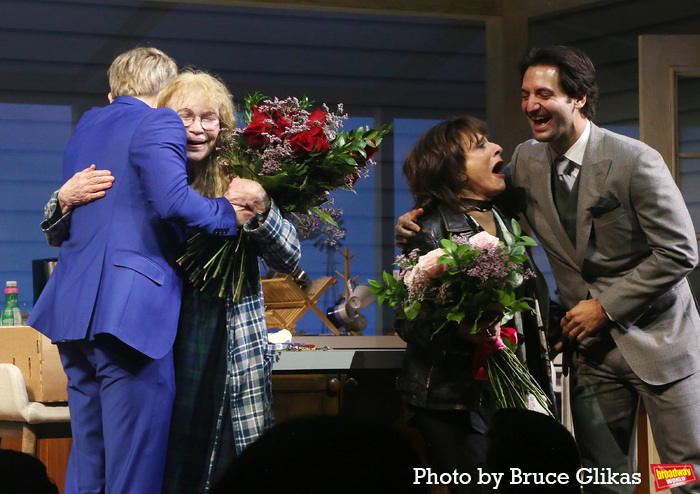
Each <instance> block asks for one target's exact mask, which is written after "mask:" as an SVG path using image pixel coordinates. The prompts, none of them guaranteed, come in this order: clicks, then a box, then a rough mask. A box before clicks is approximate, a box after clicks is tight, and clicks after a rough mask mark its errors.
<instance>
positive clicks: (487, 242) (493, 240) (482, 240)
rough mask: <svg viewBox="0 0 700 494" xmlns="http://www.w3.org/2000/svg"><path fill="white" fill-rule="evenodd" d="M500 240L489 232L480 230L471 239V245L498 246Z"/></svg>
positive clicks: (481, 247) (482, 247) (476, 247)
mask: <svg viewBox="0 0 700 494" xmlns="http://www.w3.org/2000/svg"><path fill="white" fill-rule="evenodd" d="M499 242H500V240H498V237H494V236H493V235H491V234H490V233H488V232H479V233H477V234H476V235H474V236H473V237H471V238H470V239H469V245H471V246H472V247H474V248H475V249H488V248H493V247H498V244H499Z"/></svg>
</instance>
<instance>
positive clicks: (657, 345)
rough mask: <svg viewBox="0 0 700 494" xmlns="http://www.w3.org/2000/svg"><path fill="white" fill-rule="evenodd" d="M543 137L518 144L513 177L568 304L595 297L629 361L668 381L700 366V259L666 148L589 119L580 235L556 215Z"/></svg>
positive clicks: (640, 371)
mask: <svg viewBox="0 0 700 494" xmlns="http://www.w3.org/2000/svg"><path fill="white" fill-rule="evenodd" d="M547 146H548V144H546V143H538V142H537V141H535V140H530V141H527V142H524V143H522V144H521V145H519V146H518V148H517V149H516V150H515V153H514V154H513V159H512V161H511V164H510V165H509V171H508V172H507V173H508V176H509V185H510V186H511V187H515V188H516V189H522V194H524V198H525V200H524V206H523V214H524V216H525V220H526V221H527V224H528V225H529V228H530V229H531V232H532V233H533V234H534V235H535V236H536V237H537V238H538V239H539V241H540V243H541V245H542V246H543V247H544V249H545V251H546V253H547V257H548V258H549V262H550V265H551V268H552V272H553V274H554V279H555V281H556V283H557V290H558V293H559V297H560V302H561V303H562V304H563V305H564V307H565V308H567V309H570V308H572V307H574V306H575V305H576V304H577V303H578V302H579V301H581V300H584V299H587V298H597V299H598V300H599V301H600V303H601V305H602V306H603V308H604V309H605V310H606V311H607V313H608V314H609V315H610V316H611V317H612V319H613V320H614V321H615V324H611V325H610V326H609V327H608V328H606V329H604V331H605V330H609V331H610V332H611V334H612V336H613V338H614V340H615V343H616V344H617V346H618V348H619V349H620V351H621V352H622V354H623V356H624V357H625V359H626V360H627V362H628V363H629V365H630V367H631V368H632V370H633V371H634V372H635V373H636V374H637V375H638V376H639V377H640V378H641V379H642V380H644V381H645V382H647V383H649V384H666V383H669V382H672V381H675V380H678V379H681V378H683V377H685V376H688V375H690V374H692V373H694V372H696V371H697V370H698V369H700V316H699V315H698V310H697V306H696V304H695V300H694V298H693V295H692V293H691V291H690V286H689V284H688V281H687V280H686V276H687V274H688V273H689V272H690V271H691V270H692V269H693V268H694V267H695V265H696V264H697V261H698V254H697V242H696V240H695V229H694V227H693V224H692V221H691V219H690V214H689V213H688V209H687V207H686V205H685V202H684V200H683V197H682V196H681V193H680V191H679V190H678V187H677V186H676V184H675V182H674V181H673V178H672V177H671V174H670V173H669V170H668V168H667V166H666V164H665V163H664V161H663V158H662V157H661V155H659V153H658V152H656V151H655V150H654V149H652V148H650V147H649V146H647V145H645V144H643V143H642V142H640V141H637V140H635V139H630V138H628V137H625V136H621V135H619V134H615V133H613V132H610V131H607V130H605V129H601V128H599V127H597V126H595V125H591V135H590V139H589V141H588V145H587V147H586V151H585V154H584V159H583V163H581V172H580V174H579V177H578V180H579V195H578V206H577V222H576V245H573V244H572V243H571V240H569V237H568V236H567V234H566V232H565V231H564V227H563V226H562V224H561V221H560V220H559V215H558V213H557V210H556V207H555V205H554V199H553V197H552V187H551V165H550V161H549V158H548V156H547Z"/></svg>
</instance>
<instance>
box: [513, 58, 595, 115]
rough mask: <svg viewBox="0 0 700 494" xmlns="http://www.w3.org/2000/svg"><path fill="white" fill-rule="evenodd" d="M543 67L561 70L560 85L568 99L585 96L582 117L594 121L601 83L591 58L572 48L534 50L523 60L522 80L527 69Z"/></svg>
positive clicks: (521, 68) (520, 66)
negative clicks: (549, 66) (597, 79)
mask: <svg viewBox="0 0 700 494" xmlns="http://www.w3.org/2000/svg"><path fill="white" fill-rule="evenodd" d="M540 65H552V66H554V67H557V68H558V69H559V85H560V86H561V88H562V89H563V90H564V93H566V95H567V96H569V97H570V98H580V97H581V96H584V95H585V96H586V104H585V105H584V106H583V108H581V114H583V116H584V117H586V118H587V119H588V120H593V117H595V111H596V105H597V103H598V84H596V81H595V66H594V65H593V62H592V61H591V59H590V58H589V57H588V55H586V54H585V53H583V52H582V51H581V50H579V49H577V48H573V47H570V46H544V47H541V48H532V49H530V50H528V52H527V53H526V54H525V56H524V57H523V59H522V60H521V61H520V65H519V68H520V77H521V78H522V77H523V76H524V75H525V72H526V71H527V69H528V68H530V67H535V66H540Z"/></svg>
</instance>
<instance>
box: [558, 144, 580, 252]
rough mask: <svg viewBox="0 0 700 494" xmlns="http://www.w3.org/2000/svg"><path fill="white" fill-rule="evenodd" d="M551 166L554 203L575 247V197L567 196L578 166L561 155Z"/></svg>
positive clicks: (571, 187)
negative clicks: (553, 173) (552, 167)
mask: <svg viewBox="0 0 700 494" xmlns="http://www.w3.org/2000/svg"><path fill="white" fill-rule="evenodd" d="M553 166H554V172H555V174H556V176H555V177H554V184H553V188H554V202H555V204H556V207H557V211H559V218H560V219H561V222H562V224H563V225H564V229H565V230H566V233H567V235H568V236H569V238H570V239H571V243H573V244H574V245H576V197H573V198H570V197H569V196H570V195H571V191H572V189H573V188H574V185H575V183H576V177H577V175H578V170H579V165H577V164H576V163H574V162H572V161H571V160H569V159H568V158H566V157H565V156H564V155H561V156H558V157H557V158H556V159H555V160H554V164H553ZM576 196H578V194H576Z"/></svg>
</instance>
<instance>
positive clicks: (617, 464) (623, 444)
mask: <svg viewBox="0 0 700 494" xmlns="http://www.w3.org/2000/svg"><path fill="white" fill-rule="evenodd" d="M520 68H521V73H522V76H523V80H522V88H521V89H522V109H523V112H524V113H525V115H526V117H527V119H528V121H529V123H530V126H531V128H532V131H533V135H534V137H535V139H533V140H530V141H527V142H524V143H522V144H520V145H519V146H518V147H517V149H516V150H515V153H514V154H513V157H512V160H511V163H510V165H509V178H510V181H509V186H510V189H509V191H508V192H507V194H508V195H509V196H510V197H513V196H514V195H515V196H517V195H518V192H521V193H522V194H523V196H524V202H523V208H522V216H523V219H524V220H525V221H526V222H527V224H528V225H529V228H530V231H531V232H532V233H533V234H535V235H536V236H537V238H538V239H539V241H540V243H541V245H542V246H543V248H544V250H545V252H546V254H547V257H548V259H549V262H550V265H551V267H552V272H553V274H554V279H555V281H556V284H557V292H558V298H559V302H560V303H561V304H562V306H563V308H564V309H565V316H564V317H563V319H562V322H561V327H562V331H563V334H564V335H566V336H568V339H569V341H571V345H570V348H569V351H568V352H567V353H568V355H567V356H568V357H571V360H572V362H571V365H572V369H571V372H572V373H571V410H572V415H573V420H574V429H575V434H576V440H577V443H578V445H579V448H580V450H581V457H582V461H583V466H584V467H586V468H591V469H595V470H591V472H597V473H598V474H600V475H599V476H598V478H597V479H594V482H591V483H589V484H586V485H584V491H585V492H592V493H607V492H615V493H631V492H633V491H634V488H635V485H630V482H632V481H634V480H637V479H635V478H634V477H632V474H633V472H635V471H636V470H635V458H636V448H635V447H634V445H635V437H636V434H635V428H636V415H637V409H638V407H639V401H640V398H641V400H643V402H644V405H645V407H646V410H647V413H648V415H649V420H650V423H651V426H652V431H653V434H654V440H655V443H656V446H657V449H658V451H659V455H660V457H661V461H662V462H663V463H669V464H692V465H694V467H695V470H696V473H700V372H699V369H700V316H699V315H698V310H697V306H696V304H695V300H694V298H693V295H692V293H691V290H690V286H689V284H688V281H687V279H686V276H687V275H688V273H689V272H690V271H691V270H692V269H693V268H694V267H695V265H696V263H697V261H698V253H697V241H696V239H695V230H694V228H693V224H692V221H691V219H690V215H689V213H688V209H687V207H686V205H685V202H684V200H683V197H682V196H681V193H680V191H679V190H678V187H677V186H676V184H675V183H674V181H673V178H672V177H671V174H670V173H669V170H668V168H667V166H666V164H665V163H664V161H663V158H662V157H661V156H660V155H659V153H658V152H656V151H655V150H653V149H652V148H650V147H649V146H646V145H645V144H643V143H641V142H640V141H637V140H635V139H630V138H627V137H624V136H621V135H619V134H615V133H613V132H610V131H607V130H605V129H601V128H599V127H597V126H596V125H595V124H593V123H592V121H591V120H592V118H593V116H594V115H595V105H596V100H597V96H598V88H597V85H596V81H595V68H594V67H593V64H592V62H591V60H590V59H589V58H588V57H587V56H586V55H585V54H583V53H582V52H580V51H578V50H576V49H572V48H568V47H547V48H542V49H534V50H531V51H530V52H529V53H528V54H527V55H526V56H525V58H524V59H523V61H522V62H521V67H520ZM412 213H413V217H414V218H415V212H412ZM412 213H407V214H406V215H404V216H403V217H402V218H401V219H400V220H399V225H397V233H398V236H397V240H399V241H401V236H406V235H410V232H409V230H411V229H415V228H417V226H416V225H415V223H413V222H412V221H410V219H411V214H412ZM591 478H592V477H591ZM674 491H675V492H700V483H697V482H696V483H694V484H692V485H685V486H682V487H679V488H678V489H674Z"/></svg>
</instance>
